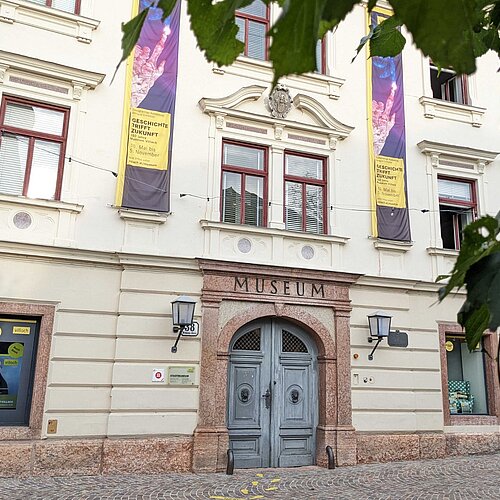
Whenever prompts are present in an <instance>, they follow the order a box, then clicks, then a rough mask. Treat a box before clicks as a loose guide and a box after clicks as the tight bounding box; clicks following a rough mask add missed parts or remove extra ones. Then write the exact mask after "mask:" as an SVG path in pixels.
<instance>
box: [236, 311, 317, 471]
mask: <svg viewBox="0 0 500 500" xmlns="http://www.w3.org/2000/svg"><path fill="white" fill-rule="evenodd" d="M228 375H229V377H228V388H227V390H228V414H227V422H228V430H229V441H230V447H231V449H232V450H233V452H234V458H235V467H237V468H248V467H293V466H302V465H312V464H314V463H315V454H316V446H315V445H316V426H317V421H318V382H317V352H316V346H315V345H314V343H313V342H312V340H311V338H310V337H309V336H308V335H307V334H306V333H305V332H304V331H302V330H301V329H300V328H298V327H296V326H295V325H293V324H291V323H288V322H284V321H281V320H278V319H267V320H261V321H257V322H253V323H251V324H248V325H246V326H245V327H243V328H241V329H240V330H239V331H238V332H237V333H236V334H235V336H234V338H233V340H232V342H231V351H230V363H229V374H228Z"/></svg>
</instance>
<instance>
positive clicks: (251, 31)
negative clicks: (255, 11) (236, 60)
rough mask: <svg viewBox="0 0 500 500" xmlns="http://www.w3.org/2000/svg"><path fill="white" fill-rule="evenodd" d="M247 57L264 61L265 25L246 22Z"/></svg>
mask: <svg viewBox="0 0 500 500" xmlns="http://www.w3.org/2000/svg"><path fill="white" fill-rule="evenodd" d="M247 56H248V57H252V58H253V59H260V60H261V61H264V60H265V59H266V25H265V24H263V23H257V22H255V21H248V47H247Z"/></svg>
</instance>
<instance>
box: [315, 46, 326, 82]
mask: <svg viewBox="0 0 500 500" xmlns="http://www.w3.org/2000/svg"><path fill="white" fill-rule="evenodd" d="M316 73H318V74H320V75H326V37H323V38H322V39H321V68H320V69H318V68H316Z"/></svg>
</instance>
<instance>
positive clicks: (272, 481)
mask: <svg viewBox="0 0 500 500" xmlns="http://www.w3.org/2000/svg"><path fill="white" fill-rule="evenodd" d="M280 481H281V479H279V478H276V479H271V483H279V482H280Z"/></svg>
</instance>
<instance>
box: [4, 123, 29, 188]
mask: <svg viewBox="0 0 500 500" xmlns="http://www.w3.org/2000/svg"><path fill="white" fill-rule="evenodd" d="M28 143H29V140H28V138H27V137H21V136H19V135H14V134H8V133H4V135H3V136H2V138H1V139H0V192H2V193H5V194H15V195H21V194H23V184H24V174H25V172H26V161H27V158H28Z"/></svg>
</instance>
